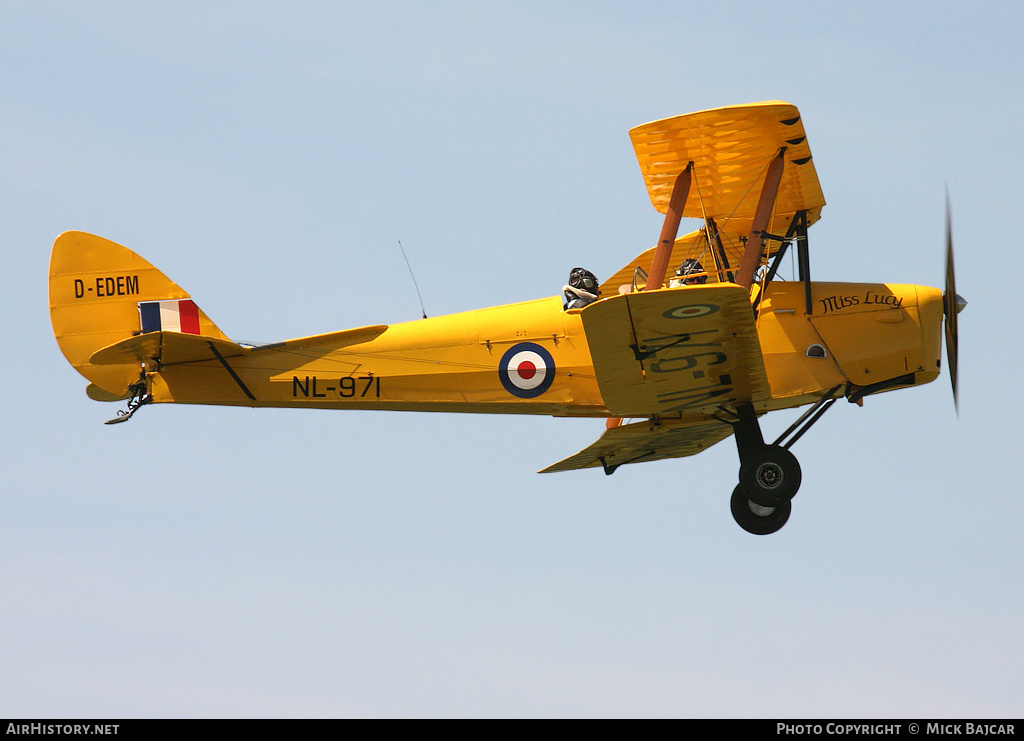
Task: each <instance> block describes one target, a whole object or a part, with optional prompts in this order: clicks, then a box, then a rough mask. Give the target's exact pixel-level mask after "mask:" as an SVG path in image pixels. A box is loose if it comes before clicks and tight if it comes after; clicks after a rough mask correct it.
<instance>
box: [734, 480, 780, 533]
mask: <svg viewBox="0 0 1024 741" xmlns="http://www.w3.org/2000/svg"><path fill="white" fill-rule="evenodd" d="M729 504H730V506H731V507H732V517H733V519H734V520H736V524H737V525H739V526H740V527H741V528H743V529H744V530H746V531H747V532H748V533H753V534H754V535H771V534H772V533H774V532H777V531H778V530H780V529H781V528H782V526H783V525H785V524H786V521H787V520H788V519H789V515H790V514H791V513H792V511H793V504H792V502H790V501H789V500H786V501H784V502H779V503H778V504H776V505H775V506H774V507H765V506H763V505H760V504H758V503H757V502H754V501H752V500H751V499H750V495H749V494H748V493H747V490H746V489H745V488H744V487H743V484H739V485H738V486H737V487H736V488H735V489H733V491H732V500H731V501H730V502H729Z"/></svg>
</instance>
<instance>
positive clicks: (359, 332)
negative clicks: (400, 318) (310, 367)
mask: <svg viewBox="0 0 1024 741" xmlns="http://www.w3.org/2000/svg"><path fill="white" fill-rule="evenodd" d="M387 328H388V325H387V324H371V325H369V326H367V327H356V328H355V329H344V330H342V331H340V332H328V333H326V334H315V335H311V336H309V337H298V338H296V339H294V340H286V341H284V342H275V343H273V344H270V345H260V346H259V347H254V348H252V352H254V353H261V352H268V351H273V350H276V351H281V350H316V349H318V348H319V349H323V351H324V352H328V351H330V350H334V349H337V348H338V347H340V346H342V345H357V344H359V343H360V342H369V341H370V340H372V339H375V338H376V337H379V336H380V335H381V334H382V333H383V332H384V330H386V329H387Z"/></svg>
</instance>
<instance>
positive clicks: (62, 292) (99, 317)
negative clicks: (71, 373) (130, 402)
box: [50, 232, 228, 400]
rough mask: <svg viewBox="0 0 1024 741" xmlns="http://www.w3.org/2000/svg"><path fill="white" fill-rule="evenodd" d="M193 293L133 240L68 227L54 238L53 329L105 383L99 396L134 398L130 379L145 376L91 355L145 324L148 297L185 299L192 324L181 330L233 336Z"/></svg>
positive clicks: (75, 358) (73, 358) (83, 369)
mask: <svg viewBox="0 0 1024 741" xmlns="http://www.w3.org/2000/svg"><path fill="white" fill-rule="evenodd" d="M188 299H189V295H188V293H186V292H185V291H184V290H183V289H182V288H181V287H180V286H178V285H177V284H175V283H174V282H173V281H172V280H171V279H170V278H168V277H167V276H165V275H164V274H163V273H161V272H160V271H159V270H157V269H156V268H155V267H153V266H152V265H151V264H149V263H148V262H147V261H146V260H144V259H143V258H141V257H139V256H138V255H137V254H135V253H134V252H132V251H131V250H129V249H128V248H127V247H122V246H121V245H119V244H116V243H114V242H111V241H110V240H107V239H103V238H102V237H97V236H94V235H92V234H86V233H85V232H65V233H64V234H61V235H60V236H59V237H57V240H56V241H55V242H54V243H53V252H52V253H51V255H50V321H51V323H52V324H53V334H54V337H56V339H57V344H58V345H59V346H60V349H61V352H63V353H64V357H65V358H67V359H68V362H69V363H71V365H72V366H74V368H75V370H77V371H78V372H79V373H81V374H82V375H83V376H85V377H86V378H87V379H89V381H90V382H91V383H92V386H95V387H97V389H98V390H97V389H92V387H90V389H92V390H91V391H90V393H89V396H90V397H91V398H94V399H102V400H112V399H121V398H126V395H127V393H128V386H129V385H130V384H132V383H135V382H136V381H138V379H139V371H140V367H139V365H138V364H134V363H125V364H118V365H106V364H104V365H95V364H93V363H90V362H89V359H90V358H91V357H92V356H93V354H94V353H95V352H96V351H98V350H100V349H102V348H104V347H108V346H109V345H112V344H114V343H116V342H120V341H122V340H124V339H127V338H129V337H132V336H133V335H137V334H140V333H141V332H142V331H143V325H142V323H141V320H140V306H139V305H140V304H141V303H146V302H155V301H161V302H171V301H180V302H181V307H182V311H181V314H182V316H183V317H187V321H188V322H189V328H188V329H187V330H185V329H181V328H178V329H176V331H188V332H190V333H192V334H200V335H204V336H207V337H215V338H217V339H223V340H227V339H228V338H227V337H226V336H225V335H224V333H223V332H221V331H220V329H218V328H217V326H216V325H215V324H214V323H213V322H211V321H210V320H209V319H208V318H207V316H206V315H205V314H204V313H203V312H202V311H201V310H199V308H198V307H196V306H195V304H194V303H192V302H191V301H190V300H188ZM160 308H162V307H160ZM154 310H158V309H154V307H152V305H150V306H147V307H145V309H144V311H146V312H147V313H148V312H152V311H154ZM99 390H102V391H103V392H106V394H109V397H107V396H106V395H105V394H103V393H100V391H99Z"/></svg>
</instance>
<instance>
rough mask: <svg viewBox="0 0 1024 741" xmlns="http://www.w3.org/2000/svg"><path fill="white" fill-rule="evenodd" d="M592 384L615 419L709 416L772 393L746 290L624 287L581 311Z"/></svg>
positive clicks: (730, 287) (729, 287)
mask: <svg viewBox="0 0 1024 741" xmlns="http://www.w3.org/2000/svg"><path fill="white" fill-rule="evenodd" d="M581 315H582V319H583V328H584V330H585V331H586V334H587V342H588V344H589V345H590V354H591V357H592V358H593V362H594V372H595V375H596V376H597V384H598V387H599V388H600V390H601V396H602V397H603V399H604V402H605V406H606V407H607V408H608V411H609V412H611V414H613V415H615V416H619V417H647V416H652V415H666V414H671V415H674V414H682V415H684V416H697V417H699V416H707V415H710V414H714V413H715V412H716V410H717V409H718V408H719V407H722V406H725V407H729V406H734V405H736V404H741V403H745V402H759V401H766V400H768V399H770V398H771V390H770V388H769V385H768V377H767V375H766V374H765V369H764V360H763V359H762V356H761V345H760V342H759V341H758V338H757V328H756V327H755V325H754V313H753V311H752V309H751V306H750V296H749V294H748V293H747V291H746V289H744V288H742V287H740V286H737V285H735V284H731V283H725V284H717V285H706V286H686V287H683V288H669V289H662V290H657V291H644V292H641V293H630V294H625V295H622V296H615V297H613V298H608V299H604V300H602V301H597V302H595V303H593V304H591V305H590V306H587V307H586V308H584V309H583V311H582V313H581Z"/></svg>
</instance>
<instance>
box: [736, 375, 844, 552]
mask: <svg viewBox="0 0 1024 741" xmlns="http://www.w3.org/2000/svg"><path fill="white" fill-rule="evenodd" d="M840 388H842V387H841V386H836V387H835V388H832V389H829V390H828V391H826V392H825V394H823V395H822V397H821V398H820V399H819V400H818V402H817V403H816V404H815V405H814V406H813V407H811V408H810V409H808V410H807V411H806V412H805V413H804V414H803V415H802V416H801V417H800V419H798V420H797V421H796V422H794V423H793V424H792V425H791V426H790V427H789V429H787V430H786V431H785V432H783V433H782V434H781V435H780V436H779V439H778V440H776V441H775V442H774V443H772V444H771V445H768V444H766V443H765V441H764V438H763V437H762V436H761V426H760V425H759V424H758V422H757V412H755V411H754V405H753V404H740V405H739V406H737V407H736V421H734V422H733V423H732V426H733V432H734V434H735V437H736V447H737V449H738V450H739V454H740V483H739V486H737V487H736V488H735V489H734V490H733V493H732V502H731V506H732V516H733V518H734V519H735V520H736V522H737V523H738V524H739V526H740V527H742V528H743V529H744V530H746V531H747V532H748V533H754V534H755V535H767V534H768V533H774V532H775V531H776V530H778V529H779V528H781V527H782V526H783V525H785V524H786V520H788V519H789V515H790V513H791V512H792V510H793V505H792V503H791V500H792V499H793V497H794V496H796V492H797V490H798V489H799V488H800V481H801V473H800V464H799V463H798V462H797V459H796V456H794V455H793V454H792V453H790V452H789V446H790V445H792V444H793V443H795V442H796V441H797V440H799V439H800V436H801V435H803V434H804V433H805V432H807V430H808V429H810V427H811V425H813V424H814V423H815V422H817V421H818V420H819V419H821V416H822V415H823V414H824V413H825V412H827V411H828V410H829V408H830V407H831V406H832V405H833V403H835V401H836V398H837V397H836V393H837V392H838V391H839V390H840ZM787 439H788V442H784V441H786V440H787Z"/></svg>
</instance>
